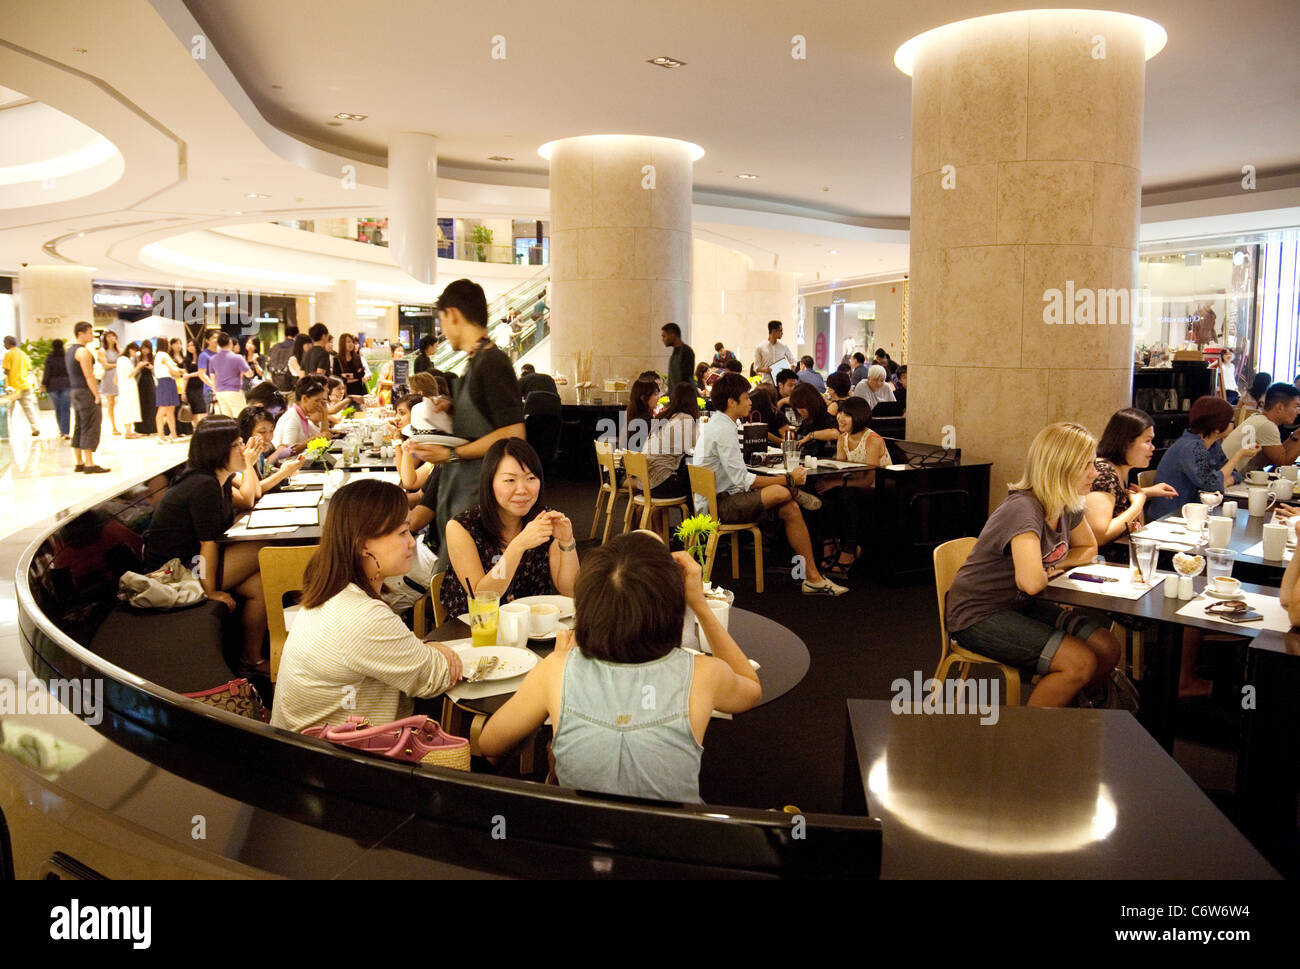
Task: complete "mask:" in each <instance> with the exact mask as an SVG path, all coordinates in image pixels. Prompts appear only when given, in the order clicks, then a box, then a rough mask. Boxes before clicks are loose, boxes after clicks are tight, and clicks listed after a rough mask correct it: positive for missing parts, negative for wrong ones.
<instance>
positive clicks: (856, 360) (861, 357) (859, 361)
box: [849, 351, 868, 387]
mask: <svg viewBox="0 0 1300 969" xmlns="http://www.w3.org/2000/svg"><path fill="white" fill-rule="evenodd" d="M867 370H868V367H867V356H866V354H864V353H862V352H861V351H859V352H858V353H855V354H853V370H852V372H851V373H850V374H849V379H850V380H851V381H852V383H853V385H854V386H855V387H856V386H857V385H858V382H859V381H862V380H866V379H867Z"/></svg>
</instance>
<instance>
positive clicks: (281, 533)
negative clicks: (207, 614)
mask: <svg viewBox="0 0 1300 969" xmlns="http://www.w3.org/2000/svg"><path fill="white" fill-rule="evenodd" d="M339 470H346V471H348V472H349V474H348V477H347V480H346V482H345V484H344V487H346V485H348V484H351V483H352V482H354V481H359V480H360V479H361V478H362V477H364V476H365V475H376V476H378V475H385V476H388V475H390V474H392V473H393V469H391V468H389V469H384V468H382V467H373V468H367V467H356V466H353V467H351V468H346V469H343V468H340V469H339ZM292 481H293V479H292V478H290V479H289V480H288V481H287V482H285V483H284V484H282V485H280V487H279V488H276V489H274V490H273V491H271V492H270V494H275V493H276V492H278V491H279V490H281V489H283V488H286V486H288V487H287V490H291V491H312V490H323V488H322V486H321V485H308V486H307V487H305V488H295V487H293V486H292ZM329 504H330V500H329V498H328V497H327V498H325V499H324V500H322V501H321V503H320V504H319V505H317V506H316V507H317V509H318V510H319V512H320V515H319V520H318V523H317V524H315V525H299V526H298V527H296V528H292V529H285V530H278V529H266V530H265V531H260V532H259V531H248V532H243V531H241V532H238V533H236V534H234V535H231V534H230V533H229V532H227V533H226V534H225V535H222V536H221V538H219V539H218V540H217V544H218V545H223V544H227V543H230V542H265V543H266V544H268V545H315V544H317V543H318V542H319V541H320V536H321V525H322V524H323V523H324V521H325V512H326V510H327V509H328V508H329ZM254 510H256V509H254ZM248 514H249V513H248V512H241V513H240V514H239V515H237V516H236V517H235V521H234V523H233V524H232V525H231V528H234V527H235V526H237V525H239V524H240V523H241V522H242V521H243V520H244V519H245V518H246V517H248Z"/></svg>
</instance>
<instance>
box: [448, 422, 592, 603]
mask: <svg viewBox="0 0 1300 969" xmlns="http://www.w3.org/2000/svg"><path fill="white" fill-rule="evenodd" d="M541 469H542V462H541V459H540V458H539V457H538V456H537V452H536V451H534V450H533V449H532V448H531V447H530V446H529V445H528V442H526V441H522V440H520V439H519V438H516V437H508V438H503V439H502V440H499V441H497V442H496V443H494V444H493V445H492V446H491V447H490V448H488V452H487V454H486V455H484V458H483V470H482V473H481V474H480V475H479V485H478V504H477V505H476V506H475V507H473V508H471V509H470V510H469V511H466V512H461V513H460V514H459V515H457V516H456V517H455V518H453V519H452V520H451V521H449V522H448V523H447V535H446V542H447V554H448V560H449V566H448V569H447V576H446V578H445V579H444V580H443V583H442V596H441V599H442V604H443V606H445V607H446V609H447V614H448V615H449V616H452V617H455V616H459V615H462V614H463V613H465V612H467V611H468V599H469V596H471V595H473V594H474V593H475V592H481V591H496V592H499V593H500V594H501V601H502V602H507V601H509V600H511V599H522V598H523V597H524V596H537V595H555V594H556V593H557V592H558V593H559V594H560V595H566V596H572V595H573V592H574V588H575V586H576V585H577V581H578V543H577V540H576V539H575V538H574V536H573V522H571V521H569V519H568V518H567V517H565V515H564V514H563V513H562V512H558V511H547V510H546V507H545V505H544V503H543V501H542V472H541Z"/></svg>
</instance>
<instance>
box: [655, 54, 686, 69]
mask: <svg viewBox="0 0 1300 969" xmlns="http://www.w3.org/2000/svg"><path fill="white" fill-rule="evenodd" d="M646 63H647V64H653V65H654V66H655V67H666V68H668V69H669V70H671V69H672V68H674V67H685V66H686V62H685V61H679V60H678V59H677V58H676V57H652V58H650V60H648V61H646Z"/></svg>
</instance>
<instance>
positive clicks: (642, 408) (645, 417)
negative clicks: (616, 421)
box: [627, 377, 659, 450]
mask: <svg viewBox="0 0 1300 969" xmlns="http://www.w3.org/2000/svg"><path fill="white" fill-rule="evenodd" d="M658 406H659V381H658V380H650V379H649V378H647V377H640V378H638V379H636V380H634V381H633V382H632V390H631V392H630V393H629V394H628V395H627V436H628V441H629V442H631V443H630V445H629V446H633V447H634V450H640V449H641V446H642V442H643V441H645V439H646V438H647V437H649V435H650V421H651V419H652V418H653V417H654V416H655V408H656V407H658Z"/></svg>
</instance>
